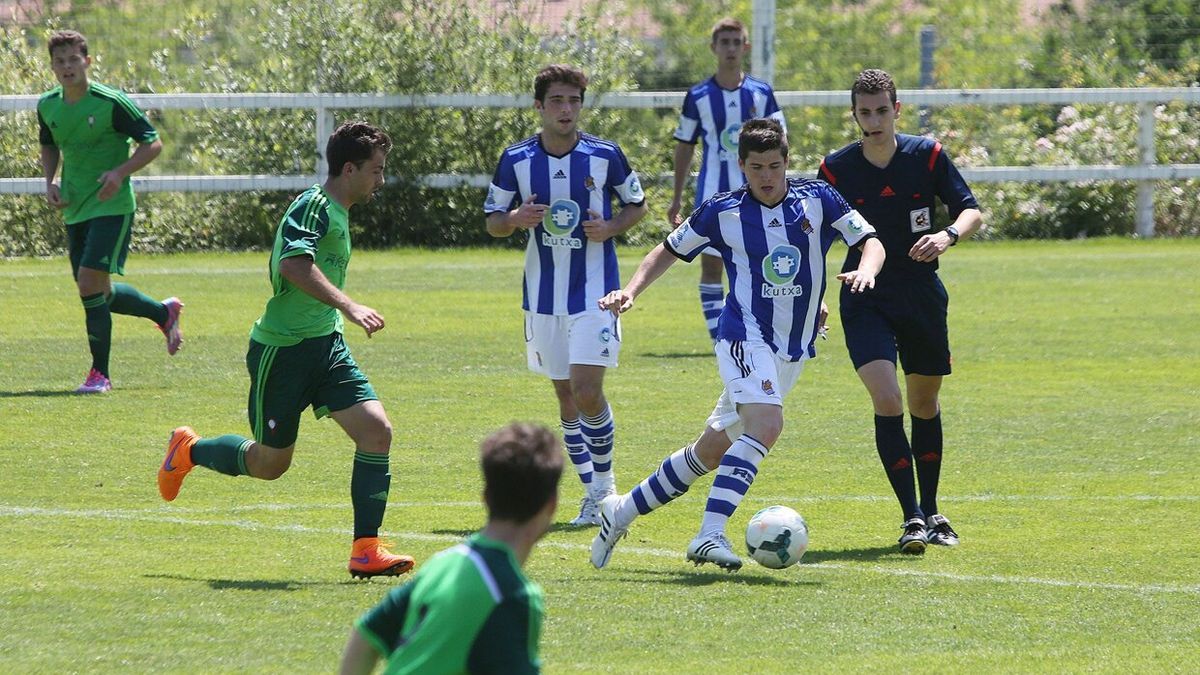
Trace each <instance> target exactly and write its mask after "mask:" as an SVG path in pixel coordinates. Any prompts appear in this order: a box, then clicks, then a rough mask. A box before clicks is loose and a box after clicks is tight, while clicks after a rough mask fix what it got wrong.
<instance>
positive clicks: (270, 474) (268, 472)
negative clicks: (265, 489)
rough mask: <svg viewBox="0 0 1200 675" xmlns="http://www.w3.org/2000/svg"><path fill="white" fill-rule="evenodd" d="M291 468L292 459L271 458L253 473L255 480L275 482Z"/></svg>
mask: <svg viewBox="0 0 1200 675" xmlns="http://www.w3.org/2000/svg"><path fill="white" fill-rule="evenodd" d="M291 467H292V458H291V457H290V456H289V457H275V458H271V459H269V460H267V461H266V462H263V464H262V465H260V466H259V467H258V471H257V472H255V473H256V475H255V478H261V479H262V480H276V479H277V478H279V477H280V476H282V475H283V474H285V473H287V470H288V469H290V468H291Z"/></svg>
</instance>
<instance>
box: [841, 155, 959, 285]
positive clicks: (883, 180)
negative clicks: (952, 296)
mask: <svg viewBox="0 0 1200 675" xmlns="http://www.w3.org/2000/svg"><path fill="white" fill-rule="evenodd" d="M896 144H897V148H896V154H895V155H893V156H892V161H891V162H890V163H889V164H888V165H887V167H886V168H883V169H880V168H879V167H877V166H875V165H874V164H871V163H870V162H868V161H867V158H866V157H864V156H863V150H862V143H861V142H855V143H851V144H850V145H847V146H846V147H844V148H842V149H841V150H838V151H837V152H835V153H833V154H831V155H829V156H828V157H826V158H825V159H824V161H822V162H821V168H820V169H819V170H818V171H817V178H820V179H822V180H825V181H828V182H829V183H830V184H831V185H833V186H834V187H835V188H837V191H838V192H840V193H841V194H842V196H843V197H845V198H846V201H847V202H849V203H850V206H852V207H854V209H855V210H857V211H858V212H859V213H860V214H862V216H863V217H864V218H866V220H867V222H868V223H870V224H871V225H872V226H873V227H874V228H875V231H876V232H877V233H878V236H879V241H880V242H882V243H883V247H884V249H885V250H886V251H887V260H885V261H884V265H883V270H882V271H881V272H880V273H879V275H878V279H879V280H880V282H881V283H880V286H881V287H882V286H884V285H885V283H884V282H886V281H887V280H888V279H889V278H901V277H904V278H913V277H917V278H919V277H922V276H933V274H934V272H935V271H936V270H937V267H938V261H937V259H934V260H933V261H932V262H917V261H915V260H913V259H912V258H910V257H908V251H909V249H911V248H912V246H913V244H915V243H916V242H917V240H918V239H920V238H921V237H922V236H923V235H926V234H932V233H934V232H939V231H941V230H943V229H945V228H946V227H947V226H948V225H950V224H951V223H953V222H954V220H955V219H956V218H958V214H960V213H962V211H963V209H977V208H979V204H978V202H976V201H975V195H973V194H972V193H971V188H969V187H967V183H966V181H964V180H963V177H962V175H961V174H960V173H959V172H958V169H956V168H955V167H954V163H953V162H951V161H950V158H949V157H948V156H947V155H946V153H945V151H944V150H942V144H941V143H938V142H937V141H936V140H934V139H932V138H926V137H924V136H910V135H908V134H896ZM935 199H940V200H941V201H942V203H943V204H945V205H946V207H947V209H948V210H949V212H950V213H949V220H945V221H943V218H944V216H943V215H941V214H940V213H939V209H938V208H937V205H936V202H935V201H934V200H935ZM861 257H862V253H861V252H860V251H859V250H858V249H857V248H854V247H850V252H849V254H847V256H846V263H845V264H844V265H843V266H842V271H843V272H847V271H850V270H854V269H858V262H859V259H860V258H861Z"/></svg>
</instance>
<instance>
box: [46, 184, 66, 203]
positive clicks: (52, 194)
mask: <svg viewBox="0 0 1200 675" xmlns="http://www.w3.org/2000/svg"><path fill="white" fill-rule="evenodd" d="M46 202H47V203H49V204H50V206H53V207H54V208H56V209H62V208H66V206H67V202H65V201H63V198H62V191H61V189H60V188H59V187H58V183H51V184H49V185H47V186H46Z"/></svg>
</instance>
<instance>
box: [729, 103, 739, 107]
mask: <svg viewBox="0 0 1200 675" xmlns="http://www.w3.org/2000/svg"><path fill="white" fill-rule="evenodd" d="M729 107H730V108H736V107H737V101H730V102H729Z"/></svg>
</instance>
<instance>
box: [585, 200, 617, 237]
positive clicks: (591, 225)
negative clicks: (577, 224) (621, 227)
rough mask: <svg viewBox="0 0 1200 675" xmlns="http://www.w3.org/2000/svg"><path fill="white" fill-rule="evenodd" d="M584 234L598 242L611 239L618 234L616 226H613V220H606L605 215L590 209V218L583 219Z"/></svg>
mask: <svg viewBox="0 0 1200 675" xmlns="http://www.w3.org/2000/svg"><path fill="white" fill-rule="evenodd" d="M583 234H584V236H585V237H587V238H588V239H590V240H592V241H594V242H596V243H597V244H598V243H600V242H603V241H607V240H609V239H611V238H612V236H613V235H614V234H616V228H614V227H613V225H612V221H610V220H605V219H604V216H602V215H600V214H599V213H597V212H595V211H593V210H591V209H588V219H587V220H585V221H583Z"/></svg>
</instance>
